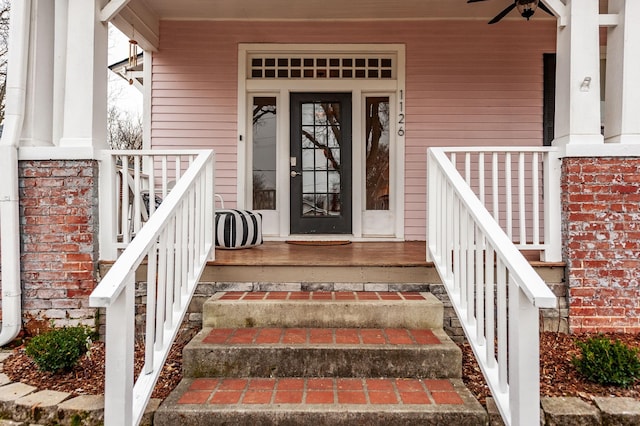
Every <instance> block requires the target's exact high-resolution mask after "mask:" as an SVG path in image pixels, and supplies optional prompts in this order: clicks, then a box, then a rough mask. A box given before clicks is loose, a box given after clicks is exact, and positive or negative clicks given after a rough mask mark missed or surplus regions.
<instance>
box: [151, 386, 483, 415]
mask: <svg viewBox="0 0 640 426" xmlns="http://www.w3.org/2000/svg"><path fill="white" fill-rule="evenodd" d="M487 421H488V420H487V414H486V412H485V411H484V409H483V408H482V406H481V405H480V404H479V403H478V402H477V401H476V400H475V399H474V398H473V396H472V395H471V394H470V392H469V391H468V390H467V389H466V388H465V386H464V385H463V383H462V381H461V380H459V379H452V380H442V379H438V380H433V379H403V378H395V379H388V378H387V379H354V378H235V379H231V378H222V379H210V378H209V379H185V380H183V381H182V382H181V384H180V385H179V386H178V387H177V388H176V389H175V390H174V392H173V393H172V394H171V395H170V396H169V397H168V398H167V399H166V400H165V401H164V403H163V404H162V406H161V407H160V409H159V410H158V411H157V412H156V415H155V418H154V425H156V426H173V425H178V424H179V425H181V426H192V425H193V426H196V425H203V424H207V425H222V424H225V425H247V426H248V425H251V426H254V425H275V424H277V425H314V426H315V425H320V424H322V425H354V424H358V425H360V424H362V425H371V426H376V425H415V424H430V425H485V424H487Z"/></svg>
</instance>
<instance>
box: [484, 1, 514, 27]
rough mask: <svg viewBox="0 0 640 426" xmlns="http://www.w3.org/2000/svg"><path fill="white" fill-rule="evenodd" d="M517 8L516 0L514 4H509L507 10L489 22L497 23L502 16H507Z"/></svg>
mask: <svg viewBox="0 0 640 426" xmlns="http://www.w3.org/2000/svg"><path fill="white" fill-rule="evenodd" d="M515 8H516V3H515V2H514V3H513V4H512V5H510V6H507V8H506V9H505V10H503V11H502V12H500V13H498V14H497V15H496V17H495V18H493V19H492V20H490V21H489V24H495V23H496V22H498V21H500V20H501V19H502V18H504V17H505V16H507V15H508V14H509V12H511V11H512V10H513V9H515Z"/></svg>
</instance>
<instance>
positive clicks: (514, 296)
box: [508, 279, 540, 426]
mask: <svg viewBox="0 0 640 426" xmlns="http://www.w3.org/2000/svg"><path fill="white" fill-rule="evenodd" d="M509 295H510V296H509V363H508V364H509V407H510V408H511V422H510V424H512V425H519V426H527V425H529V426H538V425H539V424H540V371H539V369H538V368H532V367H533V366H538V365H539V361H540V346H539V344H538V336H539V331H540V330H539V323H538V308H536V307H535V306H534V305H533V304H532V303H531V302H530V301H529V300H528V298H527V296H526V295H525V293H524V292H523V291H522V290H521V289H520V287H519V286H518V285H517V284H516V283H515V282H514V281H513V280H512V279H509Z"/></svg>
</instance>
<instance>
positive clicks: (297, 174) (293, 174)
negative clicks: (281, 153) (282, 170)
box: [290, 170, 302, 178]
mask: <svg viewBox="0 0 640 426" xmlns="http://www.w3.org/2000/svg"><path fill="white" fill-rule="evenodd" d="M290 174H291V177H292V178H293V177H296V176H300V175H302V173H300V172H296V171H295V170H291V173H290Z"/></svg>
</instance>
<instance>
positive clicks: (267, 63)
mask: <svg viewBox="0 0 640 426" xmlns="http://www.w3.org/2000/svg"><path fill="white" fill-rule="evenodd" d="M264 64H265V66H267V67H275V66H276V60H275V58H267V59H265V60H264Z"/></svg>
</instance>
